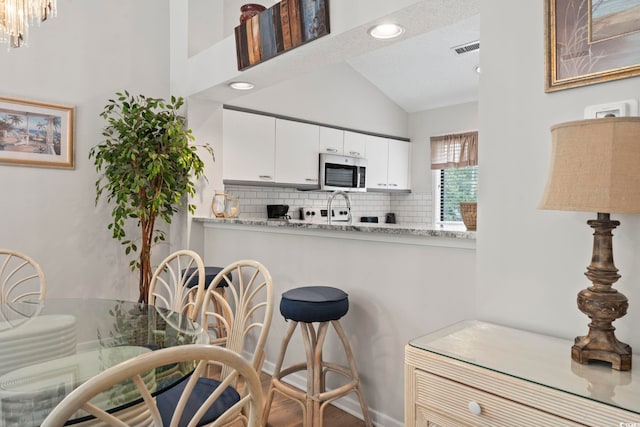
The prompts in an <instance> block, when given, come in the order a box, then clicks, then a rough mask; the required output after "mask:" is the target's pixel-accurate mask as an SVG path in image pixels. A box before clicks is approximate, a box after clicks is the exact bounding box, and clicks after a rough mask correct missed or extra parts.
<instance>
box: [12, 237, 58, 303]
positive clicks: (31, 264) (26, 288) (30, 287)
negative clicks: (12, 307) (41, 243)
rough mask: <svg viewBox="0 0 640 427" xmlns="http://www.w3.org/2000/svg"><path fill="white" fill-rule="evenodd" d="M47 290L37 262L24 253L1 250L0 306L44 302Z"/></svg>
mask: <svg viewBox="0 0 640 427" xmlns="http://www.w3.org/2000/svg"><path fill="white" fill-rule="evenodd" d="M46 290H47V283H46V281H45V278H44V273H43V272H42V269H41V268H40V266H39V265H38V263H37V262H35V261H34V260H33V259H32V258H31V257H29V256H27V255H25V254H23V253H20V252H16V251H12V250H9V249H0V304H8V303H15V302H20V301H25V300H43V299H44V298H45V295H46Z"/></svg>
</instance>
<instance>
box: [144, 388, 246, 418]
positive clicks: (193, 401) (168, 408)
mask: <svg viewBox="0 0 640 427" xmlns="http://www.w3.org/2000/svg"><path fill="white" fill-rule="evenodd" d="M187 381H189V377H187V378H185V379H183V380H182V381H181V382H179V383H178V384H176V385H175V386H173V387H172V388H170V389H169V390H166V391H164V392H162V393H160V394H159V395H158V396H157V397H156V402H157V404H158V410H159V411H160V417H161V418H162V425H163V426H165V427H168V426H169V425H170V424H171V417H173V413H174V411H175V408H176V406H177V405H178V401H179V400H180V396H181V395H182V392H183V391H184V388H185V386H186V385H187ZM219 385H220V381H217V380H214V379H211V378H200V379H199V380H198V382H197V383H196V386H195V387H194V389H193V392H192V393H191V396H190V397H189V400H188V401H187V405H186V406H185V408H184V412H183V413H182V418H181V419H180V422H179V423H178V426H179V427H186V426H187V425H188V424H189V421H191V419H192V418H193V416H194V415H195V413H196V412H197V411H198V409H200V407H201V406H202V404H203V403H204V401H205V400H207V398H208V397H209V396H210V395H211V393H213V392H214V391H215V390H216V389H217V388H218V386H219ZM238 401H240V395H239V394H238V392H237V391H236V390H235V389H234V388H233V387H227V388H226V390H225V391H223V392H222V394H221V395H220V397H219V398H218V399H217V400H216V401H215V402H214V403H213V405H211V406H210V407H209V409H208V410H207V413H206V414H205V415H204V417H202V419H201V420H200V422H199V423H198V425H205V424H209V423H211V422H213V421H215V420H217V419H218V418H219V417H220V415H222V414H223V413H224V412H225V411H227V410H228V409H229V408H231V407H232V406H233V405H235V404H236V403H237V402H238Z"/></svg>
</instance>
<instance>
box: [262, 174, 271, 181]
mask: <svg viewBox="0 0 640 427" xmlns="http://www.w3.org/2000/svg"><path fill="white" fill-rule="evenodd" d="M260 179H262V180H269V179H273V178H272V177H271V175H260Z"/></svg>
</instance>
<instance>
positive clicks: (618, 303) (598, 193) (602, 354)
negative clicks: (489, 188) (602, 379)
mask: <svg viewBox="0 0 640 427" xmlns="http://www.w3.org/2000/svg"><path fill="white" fill-rule="evenodd" d="M551 136H552V153H551V156H552V157H551V169H550V173H549V178H548V181H547V186H546V189H545V192H544V195H543V198H542V202H541V204H540V208H541V209H550V210H565V211H588V212H595V213H597V219H592V220H589V221H587V224H589V226H591V228H593V230H594V233H593V254H592V256H591V264H590V265H589V266H588V267H587V271H586V273H585V275H586V276H587V278H589V280H591V282H592V283H593V284H592V286H590V287H589V288H587V289H584V290H582V291H580V292H579V293H578V298H577V300H578V308H579V309H580V311H582V312H583V313H584V314H586V315H587V316H589V318H590V319H591V323H590V324H589V333H588V334H587V335H586V336H579V337H577V338H576V339H575V343H574V345H573V347H572V348H571V358H572V359H573V360H575V361H576V362H578V363H582V364H586V363H589V361H596V360H597V361H604V362H609V363H611V367H612V368H613V369H617V370H620V371H628V370H631V347H630V346H629V345H627V344H625V343H623V342H620V341H618V339H617V338H616V336H615V334H614V331H615V328H614V327H613V326H612V323H613V321H615V320H616V319H618V318H620V317H622V316H624V315H625V314H626V313H627V308H628V306H629V303H628V301H627V298H626V297H625V296H624V295H622V294H621V293H620V292H618V291H617V290H615V289H613V288H612V285H613V284H614V283H615V282H616V281H617V280H618V279H619V278H620V275H618V269H617V268H616V266H615V265H614V263H613V235H612V233H611V231H612V230H613V229H615V228H616V227H617V226H618V225H620V222H619V221H613V220H611V219H610V214H611V213H619V214H629V213H640V117H605V118H601V119H587V120H579V121H574V122H568V123H561V124H557V125H555V126H552V127H551Z"/></svg>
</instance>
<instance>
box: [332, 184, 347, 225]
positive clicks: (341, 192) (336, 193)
mask: <svg viewBox="0 0 640 427" xmlns="http://www.w3.org/2000/svg"><path fill="white" fill-rule="evenodd" d="M338 195H340V196H342V197H344V199H345V200H346V201H347V224H351V199H349V195H348V194H347V193H345V192H344V191H342V190H337V191H334V192H333V193H331V196H329V201H328V202H327V218H329V224H331V217H332V216H333V215H332V212H333V211H332V210H331V204H332V203H333V199H334V198H335V197H336V196H338Z"/></svg>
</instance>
